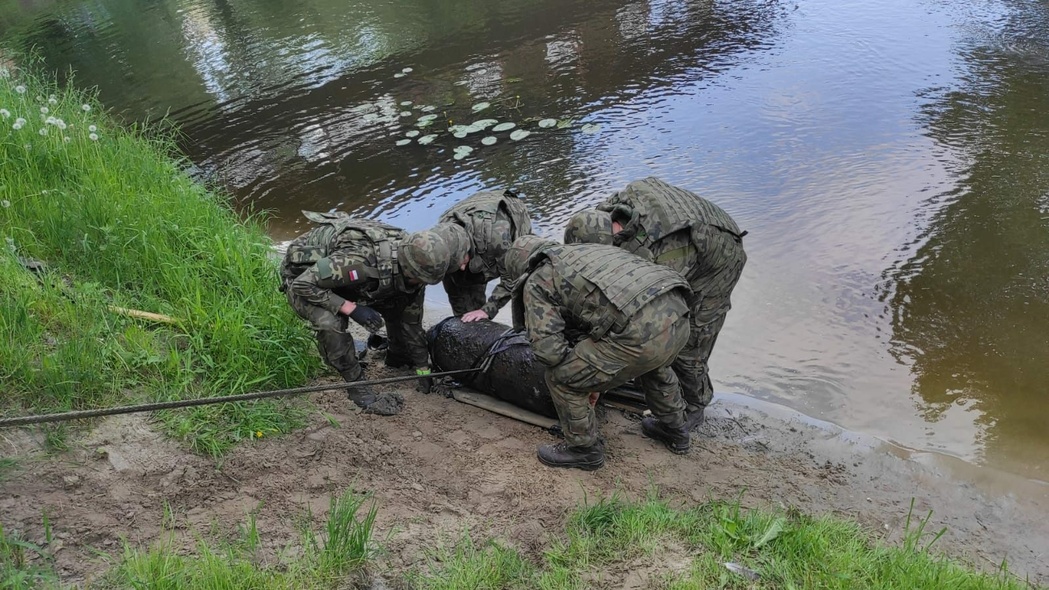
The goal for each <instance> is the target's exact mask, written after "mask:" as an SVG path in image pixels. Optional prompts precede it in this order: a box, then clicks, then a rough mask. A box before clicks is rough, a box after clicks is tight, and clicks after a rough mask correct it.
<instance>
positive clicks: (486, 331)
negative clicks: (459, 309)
mask: <svg viewBox="0 0 1049 590" xmlns="http://www.w3.org/2000/svg"><path fill="white" fill-rule="evenodd" d="M509 331H510V326H507V325H505V324H500V323H498V322H469V323H464V322H462V321H461V320H459V318H455V317H450V318H448V319H446V320H443V321H441V322H440V323H438V324H437V325H435V326H434V327H432V328H430V331H429V333H428V340H429V344H430V359H431V360H432V361H433V364H434V368H435V369H436V370H440V371H456V370H459V369H470V368H473V367H477V366H480V364H481V363H482V362H483V361H484V359H485V358H486V356H488V354H489V352H490V351H492V350H493V346H494V347H495V351H496V352H495V353H494V354H492V355H491V356H492V358H491V365H490V366H489V367H488V369H487V370H486V371H484V372H483V373H477V374H474V375H465V376H464V377H463V382H464V383H465V384H466V385H468V386H470V387H471V388H473V389H476V390H477V391H480V392H481V393H486V394H488V395H491V396H493V397H496V398H499V399H501V400H503V401H505V402H508V403H511V404H513V405H515V406H517V407H519V408H524V409H526V410H530V411H532V412H535V413H537V414H542V415H544V416H549V417H551V418H556V417H557V410H555V409H554V402H553V401H552V400H551V399H550V390H549V389H547V388H546V380H545V379H544V378H543V374H544V372H545V368H544V367H543V365H542V363H540V362H539V361H537V360H536V359H535V356H533V354H532V347H531V346H530V345H529V344H528V339H527V338H526V337H525V336H524V335H523V334H516V335H513V336H509V335H508V334H509Z"/></svg>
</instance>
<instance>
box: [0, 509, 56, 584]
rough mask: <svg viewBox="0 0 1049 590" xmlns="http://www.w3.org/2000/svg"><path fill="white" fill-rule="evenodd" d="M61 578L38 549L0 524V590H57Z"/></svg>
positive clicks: (41, 550) (44, 554) (44, 553)
mask: <svg viewBox="0 0 1049 590" xmlns="http://www.w3.org/2000/svg"><path fill="white" fill-rule="evenodd" d="M57 585H58V577H57V576H56V575H55V572H54V569H53V568H52V567H51V564H50V562H49V559H48V555H47V553H46V552H45V551H44V550H43V549H41V548H40V547H39V546H37V545H35V544H33V543H30V542H28V541H26V540H24V539H22V538H21V536H20V535H18V534H16V533H9V532H7V531H5V530H4V526H3V524H0V588H3V589H4V590H22V589H23V588H25V589H30V588H49V587H57Z"/></svg>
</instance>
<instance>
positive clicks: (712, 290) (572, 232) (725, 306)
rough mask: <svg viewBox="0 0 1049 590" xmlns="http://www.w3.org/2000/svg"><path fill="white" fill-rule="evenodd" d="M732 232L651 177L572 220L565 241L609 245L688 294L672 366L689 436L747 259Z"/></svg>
mask: <svg viewBox="0 0 1049 590" xmlns="http://www.w3.org/2000/svg"><path fill="white" fill-rule="evenodd" d="M745 234H746V232H741V231H739V226H737V225H736V222H735V221H734V220H733V219H732V217H730V216H729V214H728V213H726V212H725V211H724V210H723V209H722V208H721V207H718V206H717V205H715V204H714V203H711V202H710V201H708V200H706V199H704V198H702V197H700V196H699V195H696V194H694V193H691V192H689V191H686V190H684V189H681V188H678V187H675V186H671V185H669V184H667V183H665V182H663V181H662V180H659V179H658V178H646V179H644V180H637V181H634V182H631V183H630V184H628V185H627V186H626V188H625V189H623V190H621V191H619V192H618V193H615V194H613V195H612V196H611V197H610V198H609V199H608V200H606V201H605V202H604V203H601V204H600V205H598V206H597V209H596V210H589V211H583V212H581V213H578V214H576V215H575V216H574V217H572V219H571V220H569V222H568V226H567V227H566V228H565V243H566V244H570V243H577V242H587V243H595V244H613V245H615V246H619V247H620V248H623V249H624V250H626V251H628V252H633V253H634V254H637V255H639V256H641V257H643V258H645V259H646V260H649V261H651V262H655V263H657V264H661V265H663V266H666V267H669V268H672V269H674V270H676V271H677V272H679V273H681V275H682V276H684V277H685V279H686V280H687V281H688V283H689V286H690V287H691V289H692V293H691V296H690V298H689V307H690V308H691V317H692V320H691V321H692V334H691V336H690V337H689V341H688V344H687V345H686V346H685V348H684V349H683V350H682V351H681V354H680V355H678V358H677V359H676V360H675V361H674V365H673V366H674V372H675V373H676V374H677V376H678V379H679V380H680V381H681V389H682V395H683V396H684V398H685V403H686V404H687V406H688V407H687V412H688V428H689V430H691V429H693V428H695V427H696V426H699V425H700V424H701V423H702V422H703V412H704V410H705V409H706V407H707V406H708V405H709V404H710V401H711V399H712V398H713V396H714V387H713V385H712V384H711V382H710V371H709V367H708V365H707V363H708V362H709V360H710V353H711V352H712V351H713V350H714V343H715V342H717V339H718V333H719V332H721V328H722V326H724V325H725V316H726V314H728V310H729V309H730V308H731V307H732V305H731V303H730V300H729V298H730V296H731V294H732V289H733V288H735V286H736V283H737V282H738V281H739V277H740V274H741V273H742V272H743V265H744V264H746V262H747V254H746V253H745V252H744V251H743V236H744V235H745Z"/></svg>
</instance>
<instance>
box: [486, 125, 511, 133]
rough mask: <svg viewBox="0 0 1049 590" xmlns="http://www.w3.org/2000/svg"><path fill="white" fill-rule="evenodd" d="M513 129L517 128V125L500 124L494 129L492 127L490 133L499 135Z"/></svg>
mask: <svg viewBox="0 0 1049 590" xmlns="http://www.w3.org/2000/svg"><path fill="white" fill-rule="evenodd" d="M514 127H517V125H514V124H513V123H500V124H498V125H496V126H495V127H492V131H493V132H495V133H499V132H500V131H509V130H511V129H513V128H514Z"/></svg>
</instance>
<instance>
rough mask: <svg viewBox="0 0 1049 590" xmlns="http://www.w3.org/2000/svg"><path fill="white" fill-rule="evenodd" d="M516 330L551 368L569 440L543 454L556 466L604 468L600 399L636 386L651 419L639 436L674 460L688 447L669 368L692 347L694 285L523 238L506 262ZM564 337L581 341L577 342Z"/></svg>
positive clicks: (602, 253) (635, 261)
mask: <svg viewBox="0 0 1049 590" xmlns="http://www.w3.org/2000/svg"><path fill="white" fill-rule="evenodd" d="M506 269H507V276H508V277H517V280H516V282H515V286H514V291H513V312H514V314H513V315H514V327H515V328H517V329H521V328H522V327H523V328H526V329H527V330H528V338H529V340H530V341H531V343H532V349H533V351H534V353H535V356H536V358H537V359H539V361H540V362H542V363H543V364H545V365H546V367H547V369H546V384H547V386H548V387H549V389H550V394H551V396H552V397H553V401H554V406H555V407H556V408H557V415H558V418H559V419H560V421H561V428H562V430H563V431H564V436H565V442H563V443H560V444H557V445H543V446H540V447H539V453H538V455H539V461H541V462H542V463H543V464H545V465H549V466H551V467H576V468H579V469H586V470H592V469H597V468H598V467H601V465H603V464H604V461H605V456H604V445H603V443H602V442H601V441H600V439H599V438H598V432H597V422H596V419H595V416H594V405H595V404H596V403H597V398H598V395H600V393H601V392H604V391H607V390H609V389H612V388H613V387H617V386H619V385H622V384H623V383H625V382H627V381H629V380H631V379H636V382H637V384H638V385H639V386H640V387H641V389H642V390H643V391H644V393H645V399H646V400H647V402H648V407H649V409H651V410H652V414H653V416H650V417H647V418H645V419H644V420H643V421H642V423H641V429H642V432H643V433H644V434H645V435H646V436H648V437H650V438H654V439H656V440H659V441H660V442H662V443H663V444H665V445H666V447H667V448H668V449H670V450H671V451H673V452H674V453H678V454H684V453H687V452H688V449H689V433H688V430H686V429H685V427H684V425H685V403H684V402H683V401H682V399H681V387H680V385H679V384H678V380H677V377H676V376H675V375H674V372H673V371H672V370H671V369H670V364H671V363H672V362H673V361H674V358H675V357H676V356H677V354H678V352H679V351H680V350H681V348H682V347H684V346H685V343H686V342H687V341H688V335H689V324H688V305H687V304H686V303H685V297H686V295H688V292H689V290H688V283H686V282H685V280H684V279H683V278H681V276H680V275H679V274H677V273H676V272H674V271H672V270H670V269H668V268H666V267H665V266H659V265H656V264H652V263H650V262H645V261H644V260H642V259H640V258H638V257H637V256H634V255H633V254H630V253H629V252H625V251H623V250H621V249H619V248H615V247H613V246H602V245H597V244H575V245H560V244H556V243H554V242H551V241H549V240H544V239H542V238H539V237H536V236H524V237H522V238H518V239H517V240H516V241H515V242H514V243H513V245H512V246H511V247H510V250H509V252H507V255H506ZM567 334H581V335H582V336H583V337H582V339H581V340H579V341H578V342H570V341H569V337H568V336H567Z"/></svg>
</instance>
